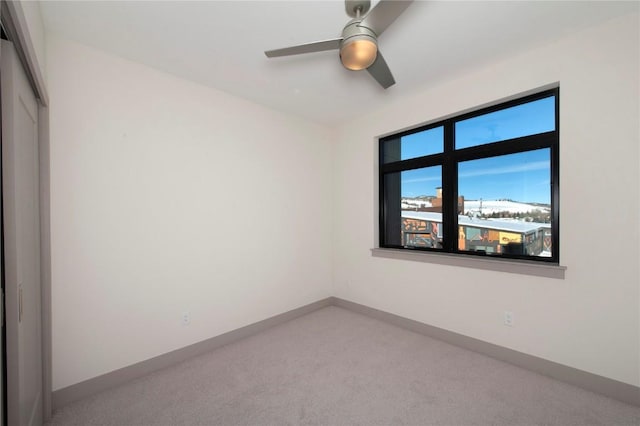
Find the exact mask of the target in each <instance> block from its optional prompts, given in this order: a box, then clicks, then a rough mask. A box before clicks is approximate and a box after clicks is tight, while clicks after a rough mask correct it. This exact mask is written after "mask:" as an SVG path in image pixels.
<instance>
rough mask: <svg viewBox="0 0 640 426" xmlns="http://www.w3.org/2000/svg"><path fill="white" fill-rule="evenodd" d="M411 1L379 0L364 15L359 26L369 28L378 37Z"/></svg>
mask: <svg viewBox="0 0 640 426" xmlns="http://www.w3.org/2000/svg"><path fill="white" fill-rule="evenodd" d="M411 3H413V0H380V2H379V3H378V4H377V5H376V7H374V8H373V9H371V12H369V13H368V14H367V16H365V17H364V19H363V20H362V22H361V23H360V25H359V26H361V27H367V28H369V29H370V30H371V31H373V32H374V33H375V34H376V36H378V37H380V34H382V33H383V32H384V30H386V29H387V27H388V26H389V25H391V24H392V23H393V21H395V20H396V18H397V17H398V16H400V15H401V14H402V12H404V11H405V9H406V8H407V7H409V5H410V4H411Z"/></svg>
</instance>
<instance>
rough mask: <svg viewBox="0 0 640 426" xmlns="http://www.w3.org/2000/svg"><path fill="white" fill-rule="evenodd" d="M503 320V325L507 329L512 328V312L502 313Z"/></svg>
mask: <svg viewBox="0 0 640 426" xmlns="http://www.w3.org/2000/svg"><path fill="white" fill-rule="evenodd" d="M503 319H504V325H506V326H508V327H513V323H514V317H513V312H511V311H504V317H503Z"/></svg>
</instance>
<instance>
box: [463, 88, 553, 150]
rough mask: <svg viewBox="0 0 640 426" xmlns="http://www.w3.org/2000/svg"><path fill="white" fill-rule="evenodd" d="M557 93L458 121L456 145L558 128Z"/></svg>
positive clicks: (493, 140)
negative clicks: (556, 112)
mask: <svg viewBox="0 0 640 426" xmlns="http://www.w3.org/2000/svg"><path fill="white" fill-rule="evenodd" d="M555 105H556V104H555V96H550V97H548V98H544V99H539V100H537V101H533V102H529V103H526V104H522V105H518V106H514V107H511V108H507V109H503V110H500V111H496V112H492V113H489V114H484V115H480V116H478V117H473V118H469V119H467V120H462V121H458V122H457V123H456V124H455V134H456V136H455V146H456V149H461V148H468V147H470V146H476V145H483V144H486V143H491V142H499V141H505V140H508V139H513V138H517V137H522V136H529V135H536V134H539V133H544V132H550V131H553V130H555V129H556V114H555Z"/></svg>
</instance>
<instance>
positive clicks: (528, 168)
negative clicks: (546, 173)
mask: <svg viewBox="0 0 640 426" xmlns="http://www.w3.org/2000/svg"><path fill="white" fill-rule="evenodd" d="M549 168H550V165H549V162H548V161H534V162H531V163H526V164H515V165H508V166H502V167H487V168H484V169H476V170H469V171H467V172H462V173H460V174H458V177H461V178H466V177H474V176H492V175H506V174H509V173H522V172H532V171H535V170H549Z"/></svg>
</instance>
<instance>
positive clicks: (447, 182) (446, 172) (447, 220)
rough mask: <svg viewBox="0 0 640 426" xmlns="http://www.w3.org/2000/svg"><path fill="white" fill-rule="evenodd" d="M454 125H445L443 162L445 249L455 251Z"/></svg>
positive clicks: (456, 176)
mask: <svg viewBox="0 0 640 426" xmlns="http://www.w3.org/2000/svg"><path fill="white" fill-rule="evenodd" d="M454 137H455V136H454V125H453V121H451V120H449V121H447V122H446V123H445V125H444V159H443V164H442V199H443V200H442V201H443V202H442V226H443V227H444V238H443V242H442V246H443V248H444V250H445V251H448V252H453V251H456V250H457V248H458V242H457V235H458V233H457V232H456V229H457V227H458V215H457V210H458V201H457V200H458V189H457V188H458V173H457V164H456V161H455V156H454V151H455V143H454Z"/></svg>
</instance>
